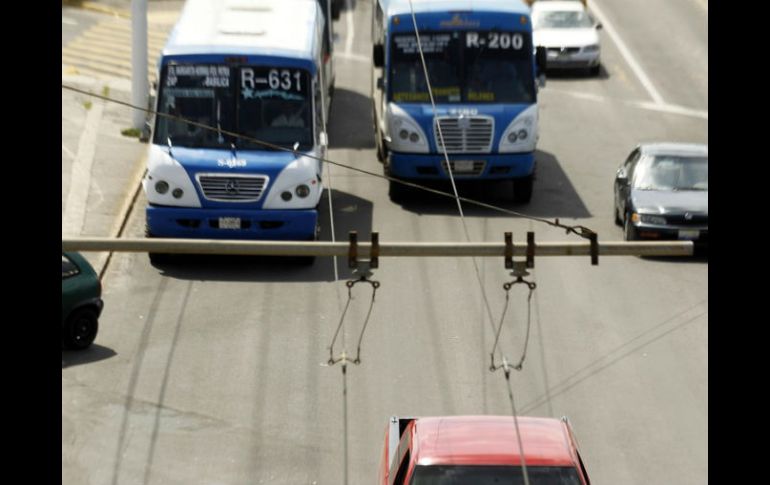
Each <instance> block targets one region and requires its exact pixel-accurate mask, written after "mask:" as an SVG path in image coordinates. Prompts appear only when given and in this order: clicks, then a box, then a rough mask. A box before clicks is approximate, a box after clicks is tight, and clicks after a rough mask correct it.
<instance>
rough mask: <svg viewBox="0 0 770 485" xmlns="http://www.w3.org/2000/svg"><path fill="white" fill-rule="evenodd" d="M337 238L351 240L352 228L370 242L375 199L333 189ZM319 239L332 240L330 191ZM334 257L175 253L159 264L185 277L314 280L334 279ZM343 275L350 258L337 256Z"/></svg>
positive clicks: (325, 198)
mask: <svg viewBox="0 0 770 485" xmlns="http://www.w3.org/2000/svg"><path fill="white" fill-rule="evenodd" d="M332 202H333V207H334V229H335V231H334V232H335V240H336V241H347V240H348V232H349V231H357V232H358V240H359V241H360V242H369V240H370V239H371V233H372V203H371V202H370V201H368V200H366V199H362V198H360V197H357V196H355V195H352V194H348V193H346V192H340V191H338V190H333V191H332ZM318 217H319V224H320V225H321V233H320V235H319V240H321V241H331V240H332V237H331V224H330V217H329V199H328V192H324V195H323V196H322V197H321V202H320V205H319V216H318ZM333 264H334V258H332V257H317V258H316V259H315V262H314V263H313V264H312V265H304V264H303V263H302V262H301V260H299V258H290V257H282V256H216V255H174V256H173V257H172V258H171V259H170V261H169V262H168V263H164V264H162V265H157V268H158V269H159V270H160V271H161V272H162V274H163V275H164V276H168V277H171V278H177V279H181V280H212V281H254V282H257V281H258V282H287V283H290V282H311V281H334V266H333ZM337 271H338V273H339V277H340V279H345V278H347V277H348V276H349V275H350V269H348V267H347V259H346V258H337Z"/></svg>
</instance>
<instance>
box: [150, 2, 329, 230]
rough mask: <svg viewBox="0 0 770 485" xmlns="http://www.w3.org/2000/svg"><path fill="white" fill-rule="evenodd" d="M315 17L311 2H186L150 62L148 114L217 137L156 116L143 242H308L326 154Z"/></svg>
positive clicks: (320, 34)
mask: <svg viewBox="0 0 770 485" xmlns="http://www.w3.org/2000/svg"><path fill="white" fill-rule="evenodd" d="M324 17H325V16H324V14H323V12H322V11H321V7H320V6H319V2H317V1H316V0H293V1H284V0H237V1H235V0H228V1H217V0H188V2H187V4H186V5H185V8H184V10H183V11H182V14H181V17H180V20H179V22H178V23H177V25H176V26H175V28H174V30H173V31H172V33H171V36H170V38H169V41H168V43H167V44H166V46H165V48H164V49H163V51H162V54H161V57H160V60H159V73H158V80H159V82H158V96H157V108H156V109H157V111H158V112H159V113H166V114H170V115H174V116H179V117H181V118H184V119H186V120H191V121H194V122H196V123H200V124H203V125H207V126H210V127H214V128H216V129H215V130H213V131H212V130H205V129H201V128H200V127H199V126H194V125H192V124H189V123H185V122H182V121H177V120H172V119H169V118H166V117H163V116H156V120H155V126H154V133H153V138H152V144H151V146H150V148H149V154H148V161H147V175H146V176H145V179H144V180H143V186H144V191H145V194H146V196H147V200H148V207H147V210H146V218H147V235H148V237H170V238H211V239H217V238H224V239H268V240H312V239H315V238H316V237H317V232H318V210H317V206H318V204H319V202H320V199H321V195H322V192H323V187H322V180H321V175H322V166H321V162H320V161H319V160H317V159H315V158H310V157H318V158H325V157H326V150H327V144H328V142H327V138H326V137H327V135H326V132H325V126H326V117H327V115H328V109H329V99H328V98H329V96H328V94H329V89H330V81H329V80H328V79H327V76H326V75H327V72H325V66H327V65H328V64H327V62H328V60H329V59H328V54H329V50H328V49H329V45H328V40H329V38H328V30H325V29H324V21H325V20H324ZM325 32H326V33H327V35H326V36H325V35H324V33H325ZM225 131H227V132H232V133H237V134H240V135H245V136H247V137H251V138H253V139H256V140H259V141H263V142H267V143H270V144H272V145H276V146H279V147H283V148H288V149H291V150H293V151H282V150H277V149H274V148H273V149H271V148H269V147H266V146H264V145H261V144H259V143H256V142H254V141H252V140H249V139H244V138H240V137H235V136H231V135H228V134H226V133H224V132H225Z"/></svg>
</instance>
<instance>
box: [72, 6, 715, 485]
mask: <svg viewBox="0 0 770 485" xmlns="http://www.w3.org/2000/svg"><path fill="white" fill-rule="evenodd" d="M351 4H354V6H355V9H354V10H353V11H352V12H350V11H343V14H342V17H341V19H340V21H339V22H337V23H336V25H335V27H336V29H337V31H338V33H339V40H338V42H337V44H336V49H337V50H336V55H337V60H336V62H337V92H336V98H335V100H334V105H333V109H332V114H331V119H330V127H329V133H330V146H331V150H330V155H329V156H330V158H331V159H332V160H335V161H339V162H341V163H346V164H350V165H353V166H356V167H360V168H363V169H366V170H370V171H374V172H381V167H380V165H379V164H378V162H377V161H376V158H375V155H374V140H373V137H372V133H371V131H370V127H371V118H370V116H371V115H370V101H369V86H370V82H371V81H370V74H369V64H368V58H369V55H370V44H369V42H370V40H369V39H370V37H369V25H370V14H371V7H370V3H369V2H368V1H357V2H351ZM589 4H591V5H592V6H595V8H597V9H599V10H600V12H601V14H602V17H603V22H604V27H605V28H604V29H603V31H602V34H601V35H602V49H603V50H602V56H603V69H602V74H601V75H600V77H599V78H588V77H584V76H583V75H582V74H575V75H572V74H567V75H565V74H561V75H557V76H552V77H550V78H549V79H548V83H547V85H546V87H545V88H544V89H543V90H541V92H540V100H541V107H540V120H541V130H542V131H541V138H540V143H539V146H538V154H537V159H538V176H537V180H536V182H535V188H534V195H533V198H532V202H531V203H530V204H529V205H527V206H513V205H511V204H510V203H508V202H507V201H506V200H504V199H503V198H502V197H504V196H506V195H507V194H506V192H505V189H504V188H497V189H496V190H493V191H491V192H490V191H485V190H481V189H475V190H470V191H469V192H468V193H467V196H468V197H476V198H484V200H486V201H487V202H491V203H495V204H498V205H503V206H505V207H508V208H512V209H515V210H520V211H522V212H526V213H528V214H531V215H535V216H539V217H550V218H553V217H559V218H560V219H561V220H562V221H563V222H568V223H575V224H581V225H585V226H588V227H590V228H592V229H594V230H595V231H597V232H598V233H599V238H600V240H607V241H610V240H620V239H621V238H622V234H621V230H620V228H619V227H617V226H615V225H614V224H613V216H612V181H613V176H614V173H615V170H616V168H617V166H618V165H619V164H620V163H621V161H622V160H623V159H624V157H625V156H626V155H627V154H628V152H629V151H630V150H631V149H632V148H633V146H634V145H635V144H636V143H639V142H643V141H653V140H670V141H691V142H704V143H707V142H708V98H707V88H708V84H707V74H708V60H707V55H708V27H707V18H708V10H707V9H708V7H707V4H706V3H705V1H700V0H674V1H668V2H667V1H664V0H651V1H650V2H644V3H643V4H641V3H639V2H634V1H633V0H617V1H614V2H610V1H608V0H591V1H590V2H589ZM610 30H612V31H613V32H614V38H613V36H612V35H611V34H610V33H609V31H610ZM616 39H620V41H621V42H622V45H623V46H624V47H619V46H618V43H617V40H616ZM628 55H630V56H631V58H630V59H629V57H627V56H628ZM632 65H633V66H635V67H632ZM640 73H641V74H640ZM642 79H643V80H642ZM331 186H332V188H333V190H332V202H333V205H334V221H335V228H336V238H337V239H345V238H346V237H347V231H348V230H352V229H355V230H357V231H358V232H359V234H360V237H361V239H362V240H368V238H369V234H370V232H371V231H372V230H375V231H378V232H379V233H380V238H381V240H382V241H404V240H409V241H463V240H464V235H463V230H462V225H461V222H460V218H459V217H458V215H457V210H456V206H455V204H454V202H453V201H451V200H446V201H442V200H438V201H436V200H431V201H411V202H408V203H404V204H394V203H393V202H391V201H390V199H389V198H388V195H387V182H386V181H384V180H381V179H375V178H372V177H368V176H365V175H361V174H357V173H354V172H349V171H345V170H344V169H342V168H339V167H331ZM144 204H145V201H144V199H143V198H141V199H140V200H139V201H138V203H137V207H136V208H135V210H134V211H133V212H132V214H131V217H130V220H129V225H128V229H127V232H126V236H134V237H141V235H142V234H143V228H144V221H143V217H144V214H143V211H144ZM322 207H328V206H327V201H326V199H324V201H323V203H322ZM322 219H323V221H324V232H323V234H322V237H323V238H324V239H331V233H330V229H329V224H328V222H329V214H328V210H323V214H322ZM466 220H467V224H468V229H469V232H470V234H471V238H472V239H473V240H474V241H502V239H503V233H504V232H505V231H512V232H513V233H514V239H516V240H523V239H524V235H525V232H526V231H529V230H533V231H535V233H536V237H537V240H538V241H564V240H572V239H570V238H574V236H567V235H565V234H564V231H562V230H557V229H553V228H550V227H547V226H545V225H543V224H540V223H536V222H532V221H529V220H526V219H523V218H512V217H509V216H505V215H501V214H498V213H492V212H489V211H486V210H479V209H472V208H466ZM345 263H346V262H345V261H339V262H338V269H339V277H340V278H341V279H344V278H345V277H347V276H348V275H349V271H348V270H347V268H346V264H345ZM478 264H479V268H480V273H481V278H482V279H483V282H484V288H485V291H486V294H487V298H488V300H489V304H490V307H491V311H492V314H493V316H494V319H495V320H494V322H491V321H490V320H489V319H488V318H486V312H487V311H486V309H485V306H484V303H483V299H482V295H481V291H480V289H479V285H478V283H477V281H476V276H475V270H474V266H473V263H472V261H471V260H470V259H444V258H422V259H415V258H385V259H382V260H381V261H380V268H379V269H378V270H377V271H376V272H375V278H376V279H377V280H379V281H380V282H381V283H382V286H381V287H380V289H379V290H378V292H377V297H376V301H375V304H374V309H373V313H372V317H371V320H370V322H369V326H368V328H367V331H366V334H365V336H364V340H363V344H362V354H361V357H362V362H361V364H360V365H350V366H348V368H347V373H346V375H345V376H344V377H343V374H342V371H341V366H340V364H337V365H334V366H329V365H328V364H327V363H326V361H327V359H328V358H329V348H328V347H329V344H330V342H331V340H332V337H333V336H334V332H335V329H336V326H337V324H338V323H339V319H340V315H341V312H342V309H343V307H344V305H345V302H346V299H347V293H346V289H345V287H344V284H343V283H342V282H336V281H335V273H334V266H333V262H332V261H331V260H327V259H319V260H317V261H316V263H315V265H314V266H313V267H311V268H303V267H300V266H296V265H291V264H286V263H285V262H282V261H275V260H264V259H247V260H242V259H237V260H233V259H222V258H193V259H184V260H181V261H179V262H177V263H176V264H172V265H168V266H164V267H161V268H156V267H153V266H151V265H150V264H149V261H148V259H147V257H146V255H139V254H117V255H115V256H114V257H113V259H112V263H111V266H110V268H109V271H108V273H107V275H106V278H105V295H104V298H105V302H106V304H105V305H106V306H105V310H104V313H103V316H102V318H101V320H100V321H101V329H100V333H99V335H98V337H97V339H96V342H95V344H94V346H93V348H91V349H90V350H88V351H86V352H82V353H74V352H62V426H63V427H62V474H63V481H62V483H82V484H87V483H91V484H105V483H111V484H118V483H124V484H137V483H142V484H151V483H169V484H172V483H173V484H177V483H178V484H189V483H206V484H258V483H287V484H288V483H291V484H300V483H303V484H339V483H343V482H344V478H345V468H346V463H347V470H348V483H350V484H363V483H373V482H374V480H375V479H376V474H377V467H378V466H379V461H380V456H381V452H382V444H383V436H384V430H385V426H386V423H387V420H388V418H389V417H390V416H391V415H412V416H427V415H455V414H510V413H511V406H510V402H509V399H508V393H507V387H506V383H505V380H504V377H503V374H502V372H501V371H498V372H496V373H492V372H490V371H489V370H488V366H489V353H490V351H491V348H492V344H493V341H494V333H493V326H494V325H496V324H497V323H498V321H497V319H498V318H499V315H500V314H501V312H502V309H503V305H504V301H505V294H504V292H503V290H502V284H503V283H504V282H505V281H509V280H510V279H511V278H510V276H509V275H508V273H506V271H505V269H504V266H503V261H502V260H496V259H495V260H490V259H487V260H478ZM531 278H532V279H533V280H534V281H535V282H536V283H537V285H538V286H537V289H536V291H535V293H534V296H533V298H532V305H531V315H532V328H531V336H530V341H529V343H528V346H527V348H526V361H525V363H524V367H523V370H522V371H521V372H514V373H513V375H512V384H513V390H514V396H515V403H516V407H517V411H518V412H519V413H520V414H527V415H535V416H554V417H560V416H563V415H566V416H568V417H569V418H570V420H571V422H572V425H573V428H574V430H575V433H576V435H577V438H578V441H579V447H580V450H581V452H582V455H583V459H584V462H585V465H586V467H587V470H588V472H589V474H590V476H591V479H592V482H593V483H595V484H648V483H661V484H662V483H670V484H680V485H687V484H693V485H695V484H698V485H699V484H703V483H706V482H707V481H708V476H707V475H708V350H707V348H708V262H707V261H706V260H704V259H687V260H665V259H655V258H645V259H642V258H635V257H614V258H611V257H604V258H602V259H601V260H600V264H599V266H591V265H590V262H589V260H588V258H540V259H538V260H537V261H536V266H535V269H534V270H532V276H531ZM368 291H369V290H368V288H359V287H358V286H357V287H356V288H355V290H354V296H355V298H354V300H353V301H352V303H351V307H350V310H349V311H348V314H347V317H346V319H345V324H344V330H343V334H342V336H341V337H340V340H338V342H337V345H336V346H335V349H334V353H335V355H339V354H340V353H341V352H342V350H343V349H346V350H347V352H348V354H350V353H355V351H356V344H357V341H358V337H359V332H360V328H361V324H362V323H363V321H364V317H365V315H366V311H367V309H368V305H369V298H370V296H369V293H368ZM526 301H527V300H526V293H525V292H524V291H523V290H520V289H518V288H517V289H516V290H514V293H513V295H512V306H511V308H510V309H509V311H508V315H507V317H506V322H505V326H504V328H503V332H502V336H501V346H502V352H503V354H505V355H506V356H507V357H508V358H509V359H510V360H513V361H515V360H517V359H518V357H519V356H520V355H521V353H522V351H523V350H524V335H525V332H526V328H525V327H526V316H527V306H526ZM345 390H346V391H347V413H346V414H345V412H344V410H345V400H344V394H343V392H344V391H345ZM346 428H347V437H348V439H347V457H346V453H345V450H346V447H345V439H344V436H345V429H346Z"/></svg>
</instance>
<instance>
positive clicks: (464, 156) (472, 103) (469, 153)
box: [372, 0, 545, 202]
mask: <svg viewBox="0 0 770 485" xmlns="http://www.w3.org/2000/svg"><path fill="white" fill-rule="evenodd" d="M412 4H413V7H414V17H415V19H416V23H417V28H418V31H419V34H420V41H421V44H422V49H423V54H424V57H425V63H426V65H427V70H428V76H429V79H430V84H431V87H432V91H433V96H434V99H435V102H436V112H435V113H434V112H433V109H432V107H431V103H430V98H429V93H428V86H427V83H426V80H425V74H424V70H423V66H422V63H421V60H420V53H419V51H418V44H417V37H416V35H415V25H414V22H413V19H412V9H411V6H410V2H409V0H376V1H375V5H374V9H373V19H372V37H373V39H372V40H373V61H374V62H373V70H374V72H373V76H372V79H373V86H372V100H373V104H374V113H375V132H376V133H375V135H376V143H377V155H378V158H379V159H380V161H382V162H383V164H384V166H385V173H386V175H389V176H391V177H394V178H399V179H411V180H415V179H446V178H448V177H449V173H448V169H447V167H446V161H445V158H444V151H443V149H442V148H443V147H442V143H441V140H440V137H439V128H440V130H441V132H442V133H443V138H444V142H445V146H446V153H447V155H448V158H449V163H450V164H451V169H452V174H453V176H455V177H456V178H457V179H458V180H459V179H465V180H468V179H475V180H512V181H513V198H514V200H515V201H517V202H528V201H529V200H530V197H531V194H532V181H533V174H534V170H535V156H534V151H535V144H536V142H537V139H538V106H537V85H538V83H540V84H542V83H543V82H544V77H542V73H543V72H544V69H543V68H544V67H545V66H544V62H545V59H544V52H542V51H540V50H538V51H537V55H535V50H534V48H533V44H532V24H531V22H530V16H529V12H530V9H529V7H528V6H527V5H525V4H524V3H523V2H521V1H520V0H412ZM400 187H402V185H401V184H399V183H394V182H391V184H390V190H391V197H392V198H396V197H397V195H398V194H399V188H400Z"/></svg>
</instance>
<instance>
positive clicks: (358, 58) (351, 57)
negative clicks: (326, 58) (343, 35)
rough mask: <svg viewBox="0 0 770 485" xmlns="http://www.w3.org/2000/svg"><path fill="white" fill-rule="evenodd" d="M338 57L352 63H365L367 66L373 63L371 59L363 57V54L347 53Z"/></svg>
mask: <svg viewBox="0 0 770 485" xmlns="http://www.w3.org/2000/svg"><path fill="white" fill-rule="evenodd" d="M337 57H339V58H340V59H349V60H351V61H356V62H365V63H367V64H369V63H370V62H371V61H372V60H371V58H369V57H366V56H364V55H361V54H347V53H345V52H342V53H340V54H337Z"/></svg>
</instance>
